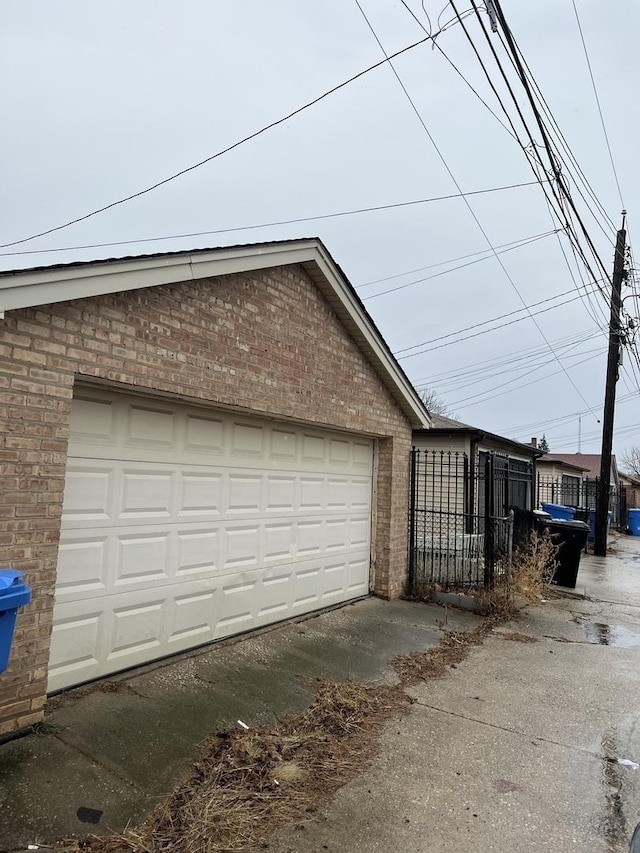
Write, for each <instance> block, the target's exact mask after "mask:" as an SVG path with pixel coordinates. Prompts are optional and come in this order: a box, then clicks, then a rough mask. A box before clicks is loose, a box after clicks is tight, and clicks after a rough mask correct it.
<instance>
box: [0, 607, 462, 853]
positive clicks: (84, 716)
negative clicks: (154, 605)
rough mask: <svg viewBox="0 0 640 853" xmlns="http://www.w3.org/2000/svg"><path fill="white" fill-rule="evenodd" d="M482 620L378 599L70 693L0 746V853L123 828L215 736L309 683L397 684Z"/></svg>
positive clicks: (272, 715) (300, 703)
mask: <svg viewBox="0 0 640 853" xmlns="http://www.w3.org/2000/svg"><path fill="white" fill-rule="evenodd" d="M445 616H446V618H447V625H446V627H448V628H451V629H462V630H466V629H469V628H472V627H473V626H474V625H476V624H477V623H478V621H479V620H478V617H476V616H474V615H472V614H466V613H454V612H453V611H448V613H447V614H445V611H444V610H443V609H442V608H441V607H435V606H428V605H423V604H417V603H412V602H403V601H394V602H386V601H382V600H380V599H376V598H368V599H365V600H362V601H359V602H356V603H354V604H351V605H347V606H345V607H343V608H340V609H338V610H333V611H330V612H326V613H323V614H321V615H318V616H315V617H312V618H310V619H307V620H305V621H302V622H297V623H290V624H286V625H283V626H280V627H277V628H275V629H273V630H271V631H268V632H265V633H261V634H259V635H255V636H253V637H249V638H246V639H243V640H240V641H237V642H232V643H225V644H221V645H216V646H213V647H210V648H209V649H208V650H207V651H205V652H202V653H199V654H195V655H191V656H183V657H182V658H179V659H177V660H173V661H171V662H169V663H165V664H163V665H161V666H159V667H157V668H153V669H151V670H149V669H147V670H146V671H139V670H138V671H135V670H134V671H132V672H130V673H127V674H126V676H125V677H121V678H119V679H117V680H114V681H110V682H102V683H97V684H96V685H95V686H94V688H93V689H91V690H89V691H85V690H83V691H76V692H74V691H70V692H69V693H67V694H66V695H65V696H63V697H62V698H61V699H59V700H55V701H54V710H52V711H50V712H49V713H48V714H47V717H46V725H45V727H44V729H43V731H42V732H41V733H32V734H30V735H28V736H26V737H23V738H20V739H17V740H14V741H9V742H7V743H5V744H4V745H0V850H3V851H4V850H14V849H20V848H22V849H24V848H25V847H26V846H27V845H29V844H39V845H43V844H46V843H47V842H51V841H53V840H55V839H58V838H63V837H69V836H74V835H85V834H87V833H89V832H92V833H109V832H118V831H121V830H122V829H123V828H124V827H125V826H126V824H127V823H134V824H135V823H137V822H139V821H140V820H142V819H143V818H144V817H145V816H146V815H147V814H148V813H149V812H150V811H151V810H152V809H153V807H154V806H155V805H156V803H158V802H159V801H160V800H161V799H163V798H164V797H165V796H166V795H167V794H169V793H170V792H171V790H172V788H173V787H174V786H175V784H176V783H177V782H178V781H179V779H180V777H181V775H182V774H183V773H184V772H185V771H186V770H187V769H188V767H189V766H190V764H191V763H192V762H193V760H194V759H195V758H196V757H197V754H198V747H199V744H200V743H201V742H202V740H203V738H204V737H205V735H206V734H207V732H215V731H219V730H221V729H224V728H228V727H234V726H237V725H238V723H237V721H238V720H242V721H243V722H244V723H246V724H247V725H250V726H251V725H258V724H266V725H270V724H272V723H273V722H274V721H275V720H277V719H278V718H279V717H281V716H282V715H284V714H286V713H287V712H290V711H295V710H299V709H302V708H304V707H306V706H307V705H308V704H309V703H310V702H311V701H312V699H313V689H312V687H311V686H310V684H309V679H310V678H313V677H322V678H330V679H334V680H347V679H356V680H360V681H365V682H369V683H386V684H394V683H397V677H396V675H395V671H394V670H393V667H392V666H391V660H392V658H393V657H395V656H396V655H399V654H406V653H408V652H412V651H418V650H424V649H428V648H430V647H433V646H435V645H437V644H438V643H439V641H440V639H441V636H442V627H443V626H444V620H445Z"/></svg>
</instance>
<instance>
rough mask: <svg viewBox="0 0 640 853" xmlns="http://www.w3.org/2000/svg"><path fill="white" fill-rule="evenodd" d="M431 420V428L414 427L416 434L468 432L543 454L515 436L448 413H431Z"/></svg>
mask: <svg viewBox="0 0 640 853" xmlns="http://www.w3.org/2000/svg"><path fill="white" fill-rule="evenodd" d="M431 421H432V423H433V426H432V427H431V428H429V429H414V434H416V435H420V436H421V437H423V438H425V437H428V436H429V435H430V434H431V435H433V434H434V433H436V434H438V433H439V434H443V433H451V432H458V433H467V434H468V435H472V436H474V437H475V438H478V439H480V441H482V440H489V441H493V442H496V443H500V444H504V445H505V446H506V447H509V448H510V449H511V450H515V451H517V452H519V453H526V454H527V455H529V456H531V457H540V456H542V451H541V450H540V449H539V448H536V447H532V445H530V444H522V442H520V441H516V440H515V439H513V438H505V436H503V435H498V434H497V433H494V432H488V431H487V430H485V429H479V428H478V427H474V426H471V425H470V424H465V423H464V422H463V421H457V420H455V418H449V417H447V416H446V415H436V414H432V415H431Z"/></svg>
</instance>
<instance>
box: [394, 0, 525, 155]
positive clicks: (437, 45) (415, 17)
mask: <svg viewBox="0 0 640 853" xmlns="http://www.w3.org/2000/svg"><path fill="white" fill-rule="evenodd" d="M401 2H402V5H403V6H404V8H405V9H406V10H407V12H409V14H410V15H411V17H412V18H413V19H414V21H415V22H416V23H417V24H418V26H419V27H421V28H422V30H423V31H424V32H425V33H427V35H428V34H429V30H428V29H427V28H426V27H425V25H424V24H423V23H422V21H421V20H420V19H419V18H418V16H417V15H416V14H415V12H414V11H413V9H412V8H411V7H410V6H409V5H408V4H407V3H406V0H401ZM422 8H423V9H424V2H423V6H422ZM425 14H426V11H425ZM468 14H473V9H468V10H467V11H466V12H462V17H463V18H464V17H465V16H466V15H468ZM428 17H429V16H428V15H427V18H428ZM453 20H455V18H454V19H453ZM432 47H435V48H437V49H438V50H439V51H440V53H441V54H442V56H443V57H444V58H445V59H446V60H447V62H448V63H449V65H450V66H451V67H452V68H453V70H454V71H455V72H456V74H457V75H458V77H460V79H461V80H462V81H463V82H464V83H465V84H466V86H467V87H468V88H469V89H471V91H472V92H473V94H474V95H475V96H476V98H478V100H480V101H482V103H483V104H484V106H485V107H486V108H487V109H488V110H489V112H490V113H491V115H492V116H493V117H494V118H495V120H496V121H497V122H498V124H501V125H502V127H503V128H504V129H505V130H506V132H507V133H508V134H509V135H510V136H511V137H513V138H514V139H516V141H517V137H516V136H515V134H514V133H512V132H511V131H510V130H509V128H508V127H507V125H506V124H505V123H504V122H503V121H502V119H501V118H500V116H499V115H498V114H497V113H496V112H494V110H493V109H492V108H491V107H490V106H489V104H488V103H487V102H486V101H485V100H484V98H483V97H482V95H481V94H480V92H478V90H477V89H476V88H475V87H474V86H473V85H472V84H471V83H470V82H469V80H467V78H466V77H465V76H464V74H463V73H462V71H460V69H459V68H458V66H457V65H456V64H455V63H454V62H453V61H452V60H451V59H450V57H449V56H448V55H447V54H446V53H445V52H444V50H443V49H442V48H441V47H440V45H439V43H438V42H437V41H436V39H435V38H434V39H433V43H432Z"/></svg>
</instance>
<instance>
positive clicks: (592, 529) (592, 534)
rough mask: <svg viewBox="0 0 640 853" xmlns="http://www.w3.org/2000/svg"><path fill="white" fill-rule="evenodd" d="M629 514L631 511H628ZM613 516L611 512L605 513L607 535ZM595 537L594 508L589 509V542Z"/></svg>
mask: <svg viewBox="0 0 640 853" xmlns="http://www.w3.org/2000/svg"><path fill="white" fill-rule="evenodd" d="M629 515H631V511H629ZM612 518H613V513H612V512H608V513H607V536H608V535H609V528H610V527H611V519H612ZM595 538H596V511H595V509H590V510H589V542H594V541H595Z"/></svg>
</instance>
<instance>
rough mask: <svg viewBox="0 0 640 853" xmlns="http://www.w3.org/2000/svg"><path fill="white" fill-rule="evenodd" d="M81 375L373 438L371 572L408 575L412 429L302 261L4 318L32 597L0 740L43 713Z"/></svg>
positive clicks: (3, 356)
mask: <svg viewBox="0 0 640 853" xmlns="http://www.w3.org/2000/svg"><path fill="white" fill-rule="evenodd" d="M78 382H83V383H86V382H97V383H105V384H106V385H108V386H109V387H112V388H114V389H121V390H125V391H127V392H129V393H132V392H140V393H145V394H150V395H163V396H165V398H169V399H181V400H184V401H186V402H189V403H191V404H198V405H202V406H207V407H216V406H217V407H225V408H230V409H232V410H234V411H239V412H245V413H252V414H262V415H264V416H268V417H272V418H277V419H280V420H291V421H295V422H296V423H302V424H313V425H314V426H321V427H322V426H325V427H327V428H333V429H338V430H345V431H350V432H354V433H358V434H366V435H368V436H370V437H372V438H374V439H375V440H376V445H377V464H376V473H375V485H374V491H375V504H374V518H373V523H374V539H373V554H372V559H373V581H374V588H375V591H376V592H377V593H379V594H380V595H383V596H388V597H393V596H398V595H399V594H401V593H402V592H403V590H404V586H405V581H406V576H407V516H408V512H407V500H408V473H409V465H408V458H409V451H410V447H411V439H412V436H411V425H410V424H409V422H408V420H407V417H406V416H405V415H404V414H403V413H402V411H401V410H400V408H399V405H398V403H397V402H396V401H395V400H394V399H393V398H392V397H391V394H390V392H389V391H388V390H387V388H386V387H385V386H384V385H383V384H382V382H381V380H380V378H379V375H378V374H377V373H376V372H375V371H374V369H373V368H372V366H371V365H370V363H369V362H368V361H367V358H366V357H365V356H364V354H363V352H362V351H361V350H360V348H359V347H358V346H357V345H356V344H355V342H354V340H353V338H352V337H351V335H350V334H349V333H348V332H347V330H346V328H345V327H344V325H343V324H342V323H341V321H340V320H339V319H338V317H337V315H336V313H335V311H334V310H333V308H332V307H331V306H330V305H329V303H328V302H327V301H326V300H325V298H324V297H323V296H322V295H321V294H320V292H319V290H318V288H317V287H316V286H315V284H314V283H313V281H312V280H311V279H310V277H309V276H308V274H307V273H306V272H305V270H304V269H303V268H302V267H300V266H297V265H295V266H286V267H277V268H271V269H268V270H262V271H257V272H252V273H246V274H245V273H242V274H232V275H225V276H221V277H216V278H210V279H200V280H195V281H188V282H183V283H178V284H167V285H162V286H158V287H148V288H145V289H140V290H132V291H127V292H124V293H116V294H110V295H103V296H95V297H91V298H87V299H78V300H74V301H70V302H62V303H58V304H55V305H49V306H47V305H44V306H41V307H38V308H28V309H20V310H13V311H8V312H7V314H6V316H5V318H4V320H2V321H0V435H1V439H0V441H1V443H0V460H1V461H2V473H1V476H0V544H1V545H2V565H7V566H11V567H13V568H16V569H20V570H22V571H24V572H25V573H26V580H27V582H28V583H29V584H30V585H31V586H32V587H33V591H34V595H33V601H32V603H31V605H30V606H28V607H27V608H24V609H23V610H22V611H21V613H20V616H19V621H18V627H17V630H16V635H15V642H14V646H13V650H12V658H11V662H10V666H9V669H8V670H7V671H6V672H5V673H4V674H3V675H0V735H2V734H7V733H10V732H13V731H15V730H17V729H20V728H22V727H25V726H27V725H29V724H32V723H35V722H37V721H38V720H39V719H41V717H42V713H43V707H44V704H45V700H46V695H45V686H46V678H47V664H48V659H49V639H50V632H51V625H52V610H53V597H54V589H55V582H56V564H57V548H58V540H59V536H60V517H61V513H62V501H63V490H64V478H65V465H66V460H67V440H68V435H69V417H70V412H71V401H72V397H73V394H74V387H75V385H76V383H78Z"/></svg>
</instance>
